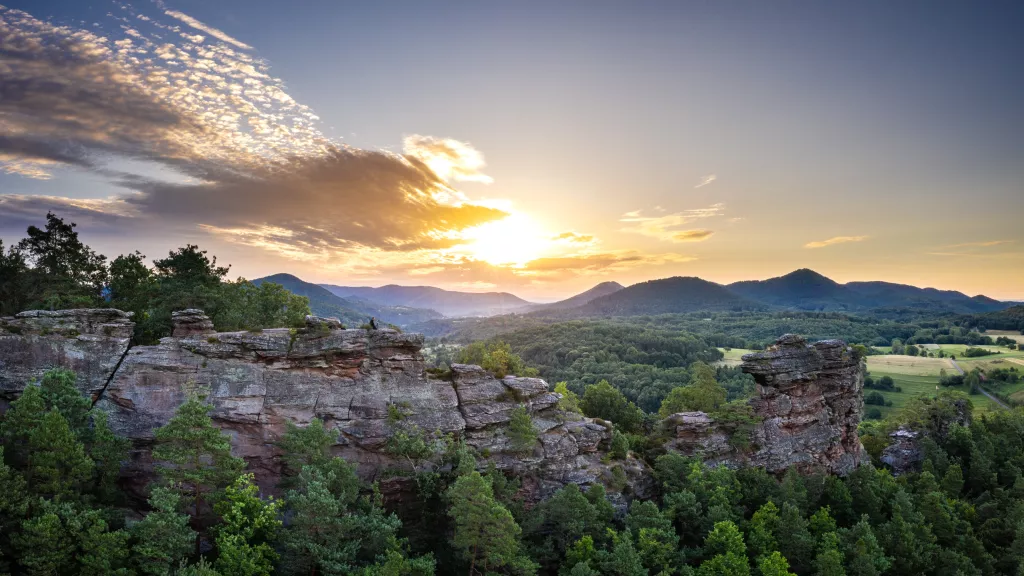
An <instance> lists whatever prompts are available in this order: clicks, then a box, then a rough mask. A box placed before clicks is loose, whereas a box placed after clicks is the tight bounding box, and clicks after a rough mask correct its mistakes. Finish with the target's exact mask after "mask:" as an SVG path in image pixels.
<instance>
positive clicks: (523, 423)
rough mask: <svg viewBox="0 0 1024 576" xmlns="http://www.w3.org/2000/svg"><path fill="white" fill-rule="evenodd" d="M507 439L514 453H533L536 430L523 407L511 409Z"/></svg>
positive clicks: (535, 442)
mask: <svg viewBox="0 0 1024 576" xmlns="http://www.w3.org/2000/svg"><path fill="white" fill-rule="evenodd" d="M508 438H509V443H510V445H511V448H512V450H513V451H514V452H519V453H529V452H533V449H534V447H535V446H536V444H537V430H535V429H534V427H533V419H532V418H530V413H529V412H527V411H526V407H525V406H516V407H515V408H513V409H512V415H511V419H510V420H509V423H508Z"/></svg>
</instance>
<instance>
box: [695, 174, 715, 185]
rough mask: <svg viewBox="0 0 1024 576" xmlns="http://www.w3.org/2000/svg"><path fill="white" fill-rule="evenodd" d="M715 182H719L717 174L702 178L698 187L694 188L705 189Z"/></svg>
mask: <svg viewBox="0 0 1024 576" xmlns="http://www.w3.org/2000/svg"><path fill="white" fill-rule="evenodd" d="M715 180H718V176H717V175H715V174H708V175H707V176H702V177H701V179H700V182H698V183H697V185H696V186H694V188H703V187H705V186H707V185H708V184H711V183H712V182H714V181H715Z"/></svg>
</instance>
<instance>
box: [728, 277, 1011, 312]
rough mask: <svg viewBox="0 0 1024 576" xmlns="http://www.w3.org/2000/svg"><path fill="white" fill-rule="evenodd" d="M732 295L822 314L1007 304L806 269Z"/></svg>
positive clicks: (736, 288)
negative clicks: (840, 277) (841, 278)
mask: <svg viewBox="0 0 1024 576" xmlns="http://www.w3.org/2000/svg"><path fill="white" fill-rule="evenodd" d="M728 288H729V289H730V290H732V291H733V292H735V293H737V294H740V295H742V296H745V297H747V298H750V299H751V300H756V301H758V302H762V303H764V304H769V305H772V306H777V307H781V308H794V309H798V310H820V311H843V310H847V311H868V310H872V309H878V308H890V309H891V308H911V309H913V308H926V309H927V310H928V311H929V312H930V313H936V312H947V313H961V314H962V313H970V312H988V311H992V310H1000V309H1002V308H1005V307H1006V306H1007V304H1006V303H1003V302H999V301H998V300H993V299H991V298H988V297H987V296H975V297H970V296H967V295H966V294H964V293H962V292H956V291H954V290H937V289H935V288H918V287H916V286H909V285H906V284H895V283H892V282H849V283H847V284H839V283H838V282H835V281H834V280H832V279H830V278H828V277H826V276H823V275H821V274H819V273H817V272H815V271H813V270H808V269H806V268H804V269H801V270H796V271H794V272H790V273H789V274H786V275H785V276H779V277H777V278H769V279H768V280H748V281H743V282H735V283H733V284H729V286H728Z"/></svg>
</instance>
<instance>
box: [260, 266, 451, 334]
mask: <svg viewBox="0 0 1024 576" xmlns="http://www.w3.org/2000/svg"><path fill="white" fill-rule="evenodd" d="M252 282H253V284H256V285H259V284H261V283H263V282H273V283H274V284H280V285H281V286H284V287H285V288H286V289H287V290H289V291H290V292H292V293H293V294H298V295H299V296H305V297H307V298H309V308H310V310H312V312H313V314H316V315H317V316H325V317H329V316H334V317H336V318H338V319H340V320H341V321H342V322H343V323H345V324H348V325H351V326H359V325H362V324H364V323H366V322H367V321H368V320H369V319H370V317H371V316H372V317H375V318H377V319H378V320H381V321H383V322H387V323H390V324H395V325H397V326H408V325H409V324H413V323H416V322H425V321H427V320H431V319H433V318H440V317H441V314H439V313H438V312H436V311H434V310H425V309H422V308H411V307H408V306H388V305H382V304H378V303H376V302H370V301H367V300H364V299H361V298H340V297H338V296H335V295H334V294H332V293H331V292H330V291H328V290H327V289H325V288H322V287H320V286H317V285H316V284H312V283H310V282H306V281H304V280H302V279H300V278H297V277H295V276H292V275H291V274H274V275H273V276H267V277H265V278H260V279H258V280H253V281H252Z"/></svg>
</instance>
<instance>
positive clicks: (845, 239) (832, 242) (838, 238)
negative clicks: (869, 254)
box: [804, 236, 868, 248]
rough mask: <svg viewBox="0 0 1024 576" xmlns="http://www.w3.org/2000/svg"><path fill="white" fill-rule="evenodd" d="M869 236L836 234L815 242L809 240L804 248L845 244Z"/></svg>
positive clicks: (859, 240)
mask: <svg viewBox="0 0 1024 576" xmlns="http://www.w3.org/2000/svg"><path fill="white" fill-rule="evenodd" d="M867 239H868V237H867V236H835V237H833V238H829V239H828V240H818V241H815V242H808V243H807V244H804V248H824V247H826V246H833V245H835V244H845V243H847V242H863V241H864V240H867Z"/></svg>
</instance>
